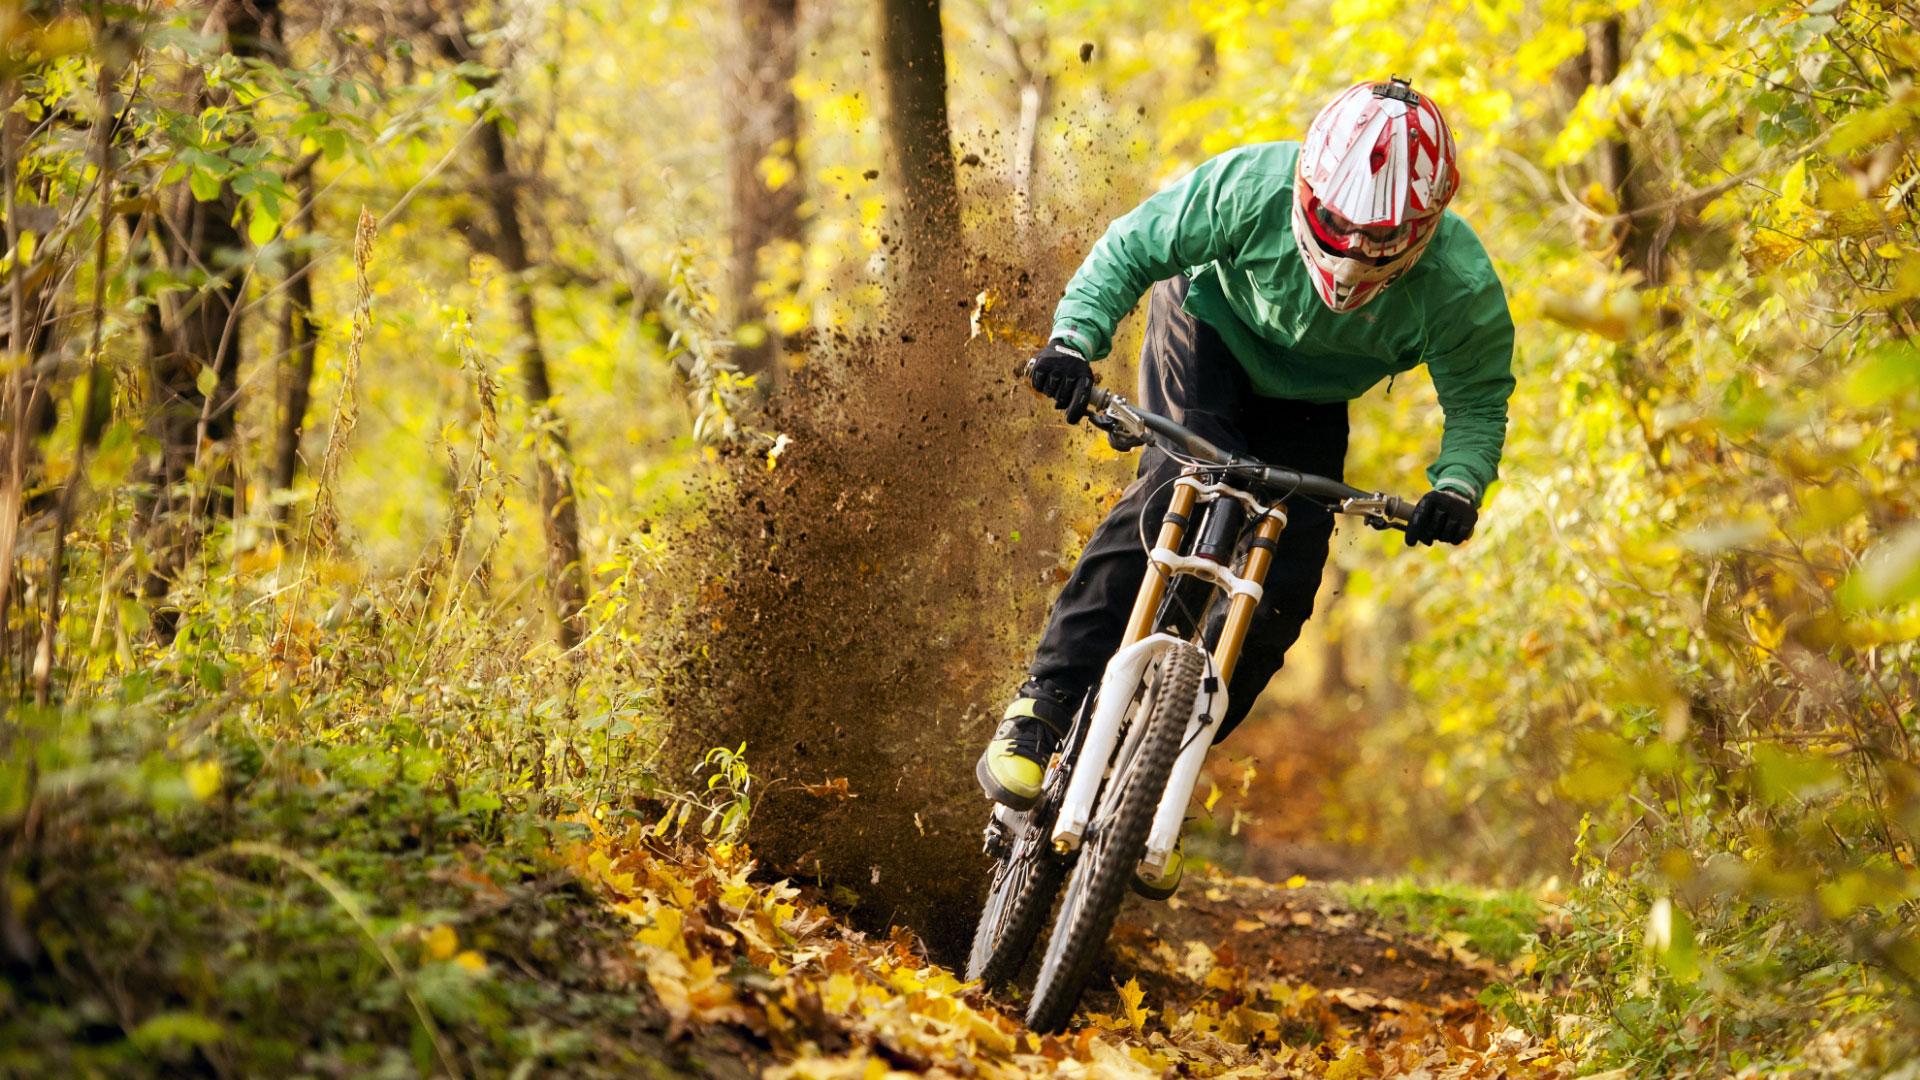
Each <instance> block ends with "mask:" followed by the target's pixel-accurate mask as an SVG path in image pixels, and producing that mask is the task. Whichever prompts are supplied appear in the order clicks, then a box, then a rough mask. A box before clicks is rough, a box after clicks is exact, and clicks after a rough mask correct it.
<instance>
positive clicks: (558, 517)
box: [440, 16, 587, 649]
mask: <svg viewBox="0 0 1920 1080" xmlns="http://www.w3.org/2000/svg"><path fill="white" fill-rule="evenodd" d="M440 47H441V51H442V53H443V54H444V55H446V56H447V57H448V58H449V59H452V60H455V61H468V60H475V59H477V56H476V54H475V53H474V51H473V48H472V45H471V44H470V43H469V42H468V40H467V34H466V27H465V25H464V24H463V23H462V22H461V21H460V19H459V18H458V17H457V16H456V17H455V18H454V19H453V21H452V24H451V25H450V26H449V27H447V28H446V29H445V31H444V32H443V33H442V34H441V36H440ZM470 81H472V82H473V84H474V85H475V86H476V87H477V88H481V89H484V88H486V87H488V86H490V85H492V84H493V83H494V82H495V81H496V79H495V78H494V77H492V76H483V77H480V78H475V79H472V80H470ZM497 104H498V103H496V110H495V112H494V118H493V120H492V121H491V122H489V123H486V124H482V125H481V126H480V130H479V132H478V135H477V137H478V139H479V141H480V156H481V174H480V179H479V183H480V188H481V192H482V197H483V199H484V201H485V202H486V204H487V209H488V211H489V213H490V215H491V216H492V218H493V232H494V235H493V236H492V238H491V239H492V242H493V250H492V252H491V254H493V255H494V256H495V257H496V258H498V259H499V260H500V263H501V265H502V266H503V267H504V268H505V269H506V271H507V273H508V275H509V276H510V277H511V279H512V286H511V287H512V292H513V311H514V317H515V320H516V321H517V322H518V323H519V324H520V355H519V357H518V363H519V366H520V375H521V379H522V381H523V390H522V392H523V393H525V394H526V397H527V406H528V408H529V409H531V410H532V414H533V415H532V417H531V422H532V424H533V428H534V432H533V434H534V440H533V442H534V476H535V485H536V487H537V489H538V493H539V498H540V516H541V521H542V522H543V523H544V527H545V531H546V547H547V591H548V595H549V596H550V597H551V598H552V601H553V609H554V617H555V619H556V620H557V621H558V625H559V642H560V647H561V648H562V649H571V648H573V647H574V646H575V645H577V644H579V643H580V639H581V636H582V629H583V626H584V622H585V610H586V604H587V578H586V566H585V563H584V561H583V560H582V559H581V557H580V509H579V504H578V502H577V501H576V500H575V498H574V490H573V474H572V470H571V465H570V463H569V449H568V445H567V428H566V423H565V421H564V420H563V419H562V418H561V417H560V416H559V414H558V413H556V412H555V411H554V408H553V381H552V379H551V378H550V377H549V375H548V371H547V356H546V352H545V350H544V349H543V348H542V347H541V345H540V321H539V317H538V315H539V313H538V310H537V309H536V307H535V305H534V299H533V281H532V275H531V274H530V273H529V271H530V270H531V269H532V268H533V262H532V259H531V257H530V256H529V255H528V254H527V236H526V230H525V229H524V228H523V227H522V224H521V220H520V180H519V177H518V176H517V175H516V174H515V173H514V171H513V167H512V162H511V160H510V158H509V155H508V153H507V135H506V129H505V125H506V124H508V123H509V120H508V119H507V117H506V114H505V113H504V111H500V110H499V109H498V108H497Z"/></svg>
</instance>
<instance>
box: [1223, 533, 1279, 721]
mask: <svg viewBox="0 0 1920 1080" xmlns="http://www.w3.org/2000/svg"><path fill="white" fill-rule="evenodd" d="M1286 527H1287V518H1286V515H1285V514H1284V513H1280V512H1278V508H1277V507H1276V508H1275V512H1274V513H1269V514H1267V515H1266V516H1264V517H1262V518H1261V519H1260V523H1259V524H1257V525H1255V526H1254V527H1253V540H1252V542H1251V543H1249V544H1248V545H1247V565H1246V567H1245V568H1244V569H1242V570H1241V572H1240V576H1241V577H1244V578H1246V579H1247V580H1248V581H1251V582H1253V583H1254V584H1255V585H1258V586H1260V587H1261V588H1263V589H1264V588H1265V587H1266V584H1267V571H1268V570H1270V569H1272V567H1273V553H1274V551H1275V549H1276V548H1277V547H1278V546H1279V540H1280V532H1281V530H1283V529H1285V528H1286ZM1258 606H1259V601H1257V600H1255V599H1254V598H1253V597H1251V596H1249V595H1247V594H1245V593H1240V594H1236V595H1235V596H1234V597H1233V599H1232V600H1231V601H1230V602H1229V603H1228V604H1227V620H1226V623H1225V625H1223V626H1222V627H1221V628H1220V640H1219V641H1218V642H1216V643H1215V644H1214V647H1213V664H1214V668H1215V669H1216V670H1217V671H1218V672H1219V678H1220V685H1221V686H1222V687H1225V686H1226V685H1227V680H1229V679H1231V678H1233V669H1234V667H1235V665H1237V664H1238V663H1239V662H1240V647H1241V646H1242V645H1245V644H1246V642H1247V630H1248V628H1249V627H1251V626H1252V625H1253V613H1254V610H1255V609H1256V608H1257V607H1258Z"/></svg>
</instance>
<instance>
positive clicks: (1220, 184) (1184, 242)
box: [1053, 147, 1273, 360]
mask: <svg viewBox="0 0 1920 1080" xmlns="http://www.w3.org/2000/svg"><path fill="white" fill-rule="evenodd" d="M1246 150H1247V148H1244V147H1243V148H1239V149H1235V150H1229V151H1227V152H1226V153H1224V154H1221V155H1220V156H1218V157H1215V158H1211V159H1209V160H1207V161H1205V162H1202V163H1201V164H1200V166H1199V167H1198V168H1196V169H1194V170H1193V171H1192V172H1191V173H1188V174H1187V175H1186V176H1185V177H1184V178H1183V179H1181V180H1179V181H1178V182H1176V183H1174V184H1173V185H1171V186H1170V187H1167V188H1165V189H1164V190H1162V191H1160V192H1159V193H1158V194H1156V195H1154V196H1153V197H1152V198H1149V199H1148V200H1147V201H1146V202H1143V203H1141V204H1140V205H1139V206H1137V207H1135V208H1134V209H1133V210H1131V211H1129V212H1128V213H1126V214H1124V215H1122V216H1121V217H1119V218H1118V219H1116V220H1115V221H1114V222H1113V224H1111V225H1109V226H1108V227H1107V231H1106V234H1105V235H1103V236H1101V237H1100V239H1099V241H1098V242H1097V243H1095V244H1094V245H1093V250H1092V251H1091V252H1089V253H1088V254H1087V258H1086V261H1085V262H1082V263H1081V264H1080V269H1079V270H1078V271H1076V272H1075V273H1074V275H1073V280H1071V281H1069V282H1068V283H1067V290H1066V295H1065V296H1064V297H1062V298H1061V300H1060V306H1059V307H1058V308H1056V309H1054V313H1053V336H1054V337H1055V338H1060V339H1064V340H1066V341H1068V342H1070V343H1072V344H1073V345H1075V346H1076V347H1078V348H1079V349H1080V351H1081V352H1083V353H1085V354H1086V356H1087V358H1088V359H1090V360H1097V359H1099V358H1101V357H1103V356H1105V355H1107V352H1108V350H1109V349H1111V348H1112V347H1113V332H1114V328H1115V327H1116V326H1118V325H1119V324H1120V320H1121V319H1122V318H1125V317H1126V314H1127V312H1129V311H1131V310H1133V306H1134V304H1136V303H1138V302H1139V300H1140V297H1142V296H1143V295H1145V294H1146V291H1147V290H1148V289H1149V288H1151V287H1152V286H1153V283H1154V282H1156V281H1160V280H1162V279H1164V278H1169V277H1172V276H1173V275H1174V274H1176V273H1178V272H1180V271H1182V270H1185V269H1186V268H1188V267H1191V266H1199V265H1201V264H1203V263H1207V262H1211V261H1213V260H1214V259H1222V258H1232V257H1233V256H1234V255H1235V254H1237V253H1238V252H1239V251H1240V249H1241V248H1242V247H1244V246H1245V245H1246V243H1247V240H1248V238H1249V237H1250V236H1251V235H1252V233H1253V230H1254V227H1255V225H1256V223H1257V222H1258V220H1259V217H1260V214H1261V212H1262V211H1263V210H1265V209H1267V208H1268V204H1269V203H1270V202H1272V201H1273V200H1271V199H1268V198H1266V197H1264V193H1265V192H1266V190H1267V189H1268V188H1270V187H1273V184H1271V183H1270V182H1269V181H1270V180H1271V179H1272V178H1269V177H1265V176H1259V175H1250V174H1254V173H1255V172H1256V171H1257V168H1258V167H1257V166H1254V165H1252V162H1253V160H1254V158H1253V157H1252V156H1251V155H1249V154H1248V153H1247V152H1246Z"/></svg>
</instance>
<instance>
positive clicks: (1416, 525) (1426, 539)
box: [1407, 491, 1480, 547]
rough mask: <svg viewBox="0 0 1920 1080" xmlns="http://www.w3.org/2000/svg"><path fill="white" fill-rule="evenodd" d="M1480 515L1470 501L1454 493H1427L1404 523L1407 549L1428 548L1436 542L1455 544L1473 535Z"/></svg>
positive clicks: (1421, 497)
mask: <svg viewBox="0 0 1920 1080" xmlns="http://www.w3.org/2000/svg"><path fill="white" fill-rule="evenodd" d="M1479 520H1480V511H1479V510H1477V509H1475V508H1474V505H1473V500H1472V499H1469V498H1467V497H1466V496H1465V495H1462V494H1460V493H1459V492H1457V491H1429V492H1427V493H1426V494H1425V495H1422V496H1420V501H1419V502H1418V503H1417V504H1415V506H1414V508H1413V516H1412V517H1410V518H1408V519H1407V546H1408V547H1412V546H1413V545H1415V544H1431V543H1433V542H1434V541H1435V540H1439V541H1442V542H1443V543H1448V544H1458V543H1461V542H1462V541H1464V540H1466V538H1467V537H1469V536H1472V535H1473V526H1474V523H1475V522H1477V521H1479Z"/></svg>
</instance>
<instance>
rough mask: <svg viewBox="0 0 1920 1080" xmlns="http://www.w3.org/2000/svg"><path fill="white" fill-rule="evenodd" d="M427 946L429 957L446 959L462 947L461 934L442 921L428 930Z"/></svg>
mask: <svg viewBox="0 0 1920 1080" xmlns="http://www.w3.org/2000/svg"><path fill="white" fill-rule="evenodd" d="M426 947H427V956H428V958H429V959H433V960H446V959H448V958H450V957H452V956H453V954H454V951H455V950H457V949H459V948H460V935H459V934H456V933H454V932H453V927H451V926H448V925H447V924H446V923H441V924H439V925H438V926H435V927H434V928H433V929H431V930H429V931H427V937H426Z"/></svg>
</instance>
